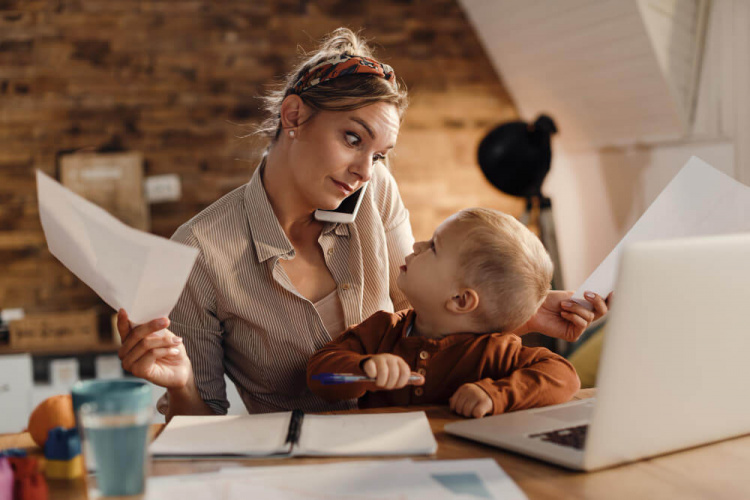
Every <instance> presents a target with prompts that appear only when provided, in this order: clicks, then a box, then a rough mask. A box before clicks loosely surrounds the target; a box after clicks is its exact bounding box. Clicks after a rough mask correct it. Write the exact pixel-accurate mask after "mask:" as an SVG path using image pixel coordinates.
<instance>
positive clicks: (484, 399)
mask: <svg viewBox="0 0 750 500" xmlns="http://www.w3.org/2000/svg"><path fill="white" fill-rule="evenodd" d="M448 403H449V404H450V408H451V410H453V411H455V412H456V413H458V414H459V415H463V416H465V417H474V418H480V417H483V416H485V415H487V414H488V413H492V406H493V405H492V399H490V397H489V395H488V394H487V393H486V392H484V391H483V390H482V389H481V388H480V387H479V386H478V385H476V384H464V385H462V386H461V387H459V388H458V390H457V391H456V392H454V393H453V396H451V398H450V399H449V400H448Z"/></svg>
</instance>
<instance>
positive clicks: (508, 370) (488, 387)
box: [451, 335, 581, 416]
mask: <svg viewBox="0 0 750 500" xmlns="http://www.w3.org/2000/svg"><path fill="white" fill-rule="evenodd" d="M485 362H486V364H485V367H484V370H483V373H482V374H483V375H484V377H485V378H483V379H481V380H479V381H478V382H475V383H473V384H465V385H464V386H461V387H459V389H458V390H457V391H456V393H455V394H454V395H453V397H452V398H451V400H452V401H453V400H454V398H455V399H456V400H457V401H456V404H457V405H458V403H459V402H460V400H459V396H461V394H460V393H462V392H463V391H466V389H464V387H465V386H466V385H475V386H477V387H478V388H480V389H481V390H482V391H483V392H484V393H485V394H486V395H487V396H488V397H489V399H490V400H491V401H492V409H491V410H490V411H487V413H491V414H493V415H497V414H499V413H505V412H509V411H514V410H522V409H525V408H534V407H539V406H547V405H552V404H558V403H564V402H566V401H568V400H570V398H571V397H572V396H573V395H574V394H575V393H576V392H577V391H578V389H580V387H581V382H580V380H579V379H578V374H577V373H576V371H575V368H573V365H571V364H570V363H568V361H567V360H566V359H565V358H563V357H561V356H558V355H557V354H555V353H553V352H551V351H549V350H548V349H544V348H541V347H524V346H523V345H521V339H520V338H518V337H517V336H515V335H503V336H493V337H492V338H491V339H490V343H489V345H488V346H487V350H486V352H485ZM473 392H476V391H473ZM477 399H479V400H480V401H481V398H477ZM485 402H486V400H485ZM465 405H468V403H466V404H465ZM478 405H479V403H477V404H476V406H478ZM451 406H452V407H453V403H451ZM484 407H486V405H485V406H484ZM484 407H482V408H484ZM456 409H460V408H458V406H457V408H456ZM457 412H458V411H457ZM458 413H461V412H458ZM475 413H476V412H475ZM475 413H473V414H471V415H472V416H474V414H475ZM462 414H466V413H462ZM467 416H468V415H467Z"/></svg>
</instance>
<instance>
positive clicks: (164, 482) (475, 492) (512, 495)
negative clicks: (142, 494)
mask: <svg viewBox="0 0 750 500" xmlns="http://www.w3.org/2000/svg"><path fill="white" fill-rule="evenodd" d="M192 485H194V487H191V486H192ZM185 494H188V496H189V497H190V498H191V499H192V500H203V499H206V500H208V499H211V500H213V499H214V498H224V499H226V500H234V499H237V500H244V499H247V498H274V499H286V498H289V499H301V500H304V499H315V500H320V499H341V500H343V499H347V500H351V499H360V500H390V499H393V500H396V499H399V500H422V499H424V500H435V499H436V498H444V499H452V498H455V499H463V500H468V499H474V500H479V499H487V500H492V499H503V500H523V499H525V498H526V496H525V495H524V493H523V492H522V491H521V490H520V489H519V488H518V486H517V485H516V484H515V483H514V482H513V480H512V479H511V478H510V477H509V476H508V475H507V474H506V473H505V471H503V469H502V468H500V466H498V465H497V462H495V461H494V460H492V459H489V458H485V459H476V460H424V461H410V460H383V461H365V462H352V461H348V462H339V463H329V464H311V465H282V466H273V467H233V468H231V469H224V470H222V471H221V472H218V473H210V474H192V475H183V476H172V477H170V476H166V477H156V478H149V480H148V485H147V488H146V498H147V500H152V499H153V500H156V499H159V500H170V499H175V500H183V499H184V498H185V496H184V495H185Z"/></svg>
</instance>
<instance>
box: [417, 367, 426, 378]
mask: <svg viewBox="0 0 750 500" xmlns="http://www.w3.org/2000/svg"><path fill="white" fill-rule="evenodd" d="M417 373H419V374H420V375H422V376H423V377H424V376H425V375H427V370H425V369H424V368H420V369H419V370H417Z"/></svg>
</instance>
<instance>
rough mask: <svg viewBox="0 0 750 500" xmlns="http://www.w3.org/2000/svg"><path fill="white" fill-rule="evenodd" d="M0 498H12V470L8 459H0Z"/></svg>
mask: <svg viewBox="0 0 750 500" xmlns="http://www.w3.org/2000/svg"><path fill="white" fill-rule="evenodd" d="M0 498H7V499H12V498H13V469H11V467H10V462H9V461H8V457H0Z"/></svg>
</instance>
